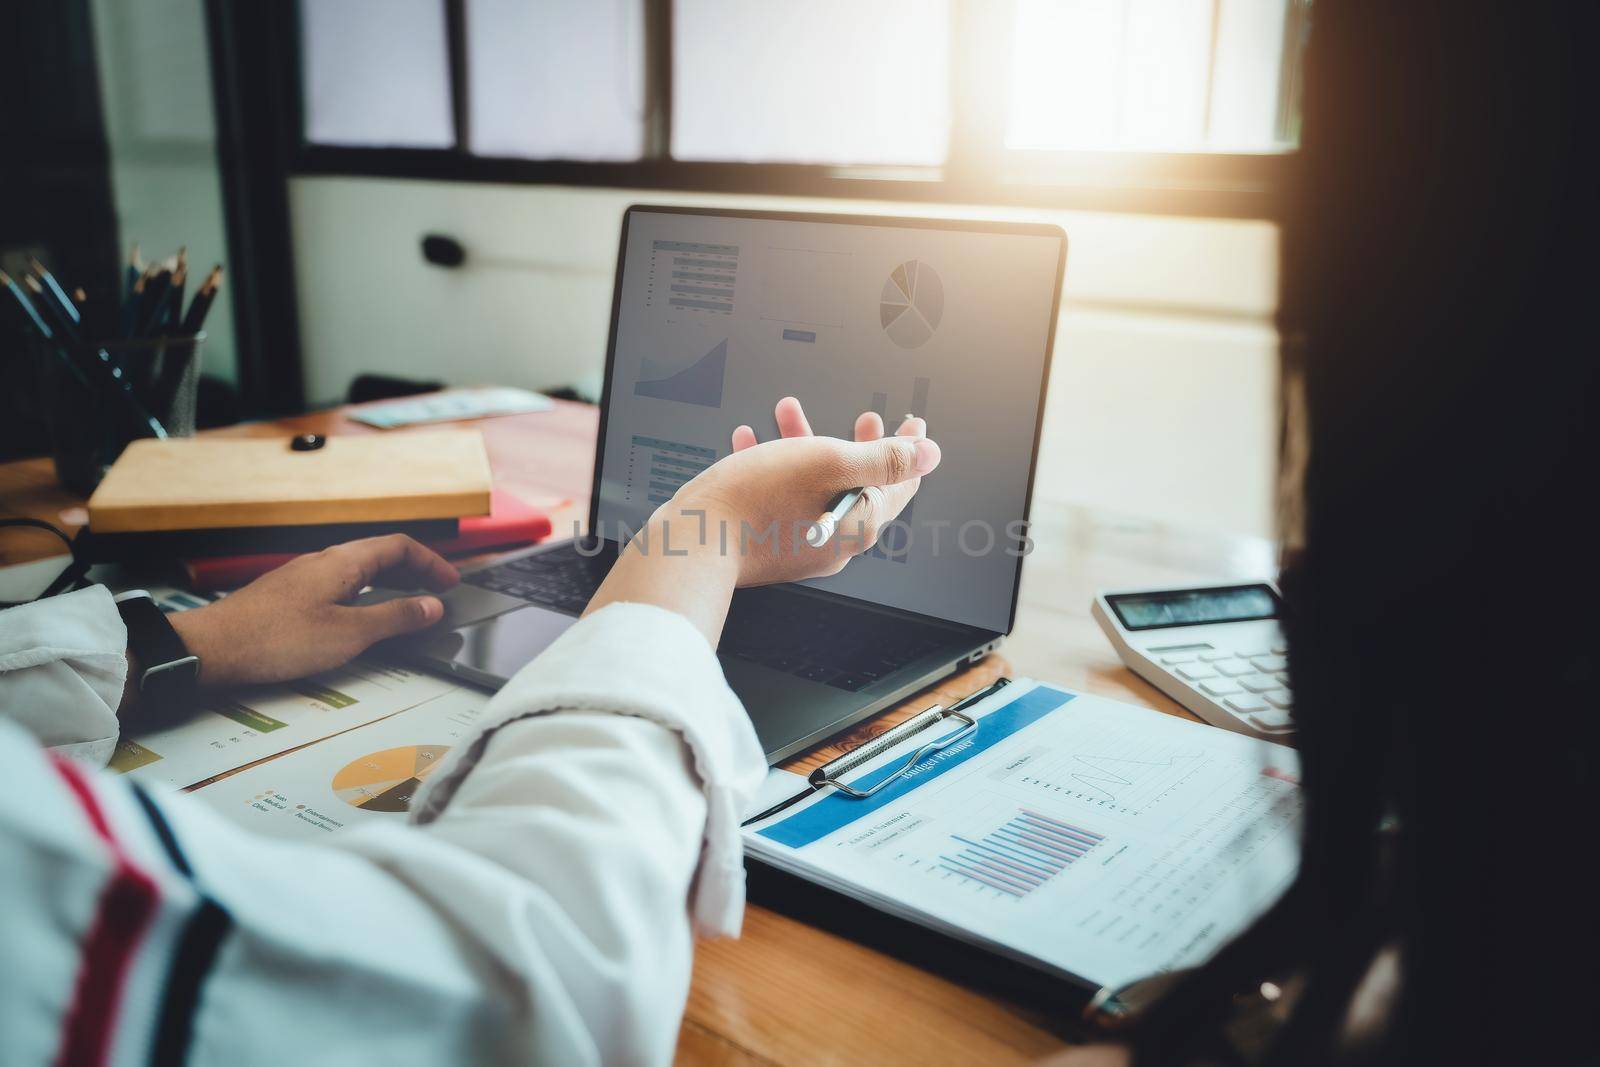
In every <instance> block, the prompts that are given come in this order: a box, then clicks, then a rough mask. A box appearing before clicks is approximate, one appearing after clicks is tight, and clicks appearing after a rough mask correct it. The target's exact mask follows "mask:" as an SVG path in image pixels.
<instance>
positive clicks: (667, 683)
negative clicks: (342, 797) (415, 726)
mask: <svg viewBox="0 0 1600 1067" xmlns="http://www.w3.org/2000/svg"><path fill="white" fill-rule="evenodd" d="M557 711H602V712H613V713H615V714H618V715H632V716H635V717H637V718H641V719H647V720H649V721H651V722H656V723H659V724H660V725H662V726H663V727H665V728H667V729H669V730H672V731H674V732H675V733H677V734H678V735H679V736H680V737H681V738H682V739H683V742H684V744H685V745H686V746H688V749H689V752H690V754H691V757H692V759H693V763H694V771H695V774H696V776H697V777H698V778H699V780H700V785H701V788H702V789H703V790H704V791H705V798H706V825H705V830H704V838H703V841H702V846H701V853H700V864H699V867H698V869H697V871H696V874H695V880H694V887H693V889H692V891H691V892H692V895H693V901H692V908H691V911H692V914H693V918H694V922H695V926H696V929H697V930H698V931H699V932H700V933H702V934H706V935H724V936H735V935H737V934H738V932H739V924H740V919H741V917H742V915H743V912H744V859H743V846H742V844H741V841H740V836H739V820H740V818H741V815H742V813H743V812H744V811H745V809H746V807H747V806H748V805H749V802H750V799H751V798H752V797H753V796H754V795H755V792H756V790H757V789H759V788H760V786H761V782H762V780H763V779H764V777H765V775H766V770H767V765H766V759H765V758H764V756H763V755H762V751H761V745H760V742H759V741H757V739H756V734H755V728H754V727H752V726H751V724H750V718H749V716H748V715H746V714H745V710H744V707H743V705H741V704H740V703H739V698H738V697H736V696H735V695H734V693H733V690H731V689H729V688H728V683H727V681H726V679H724V678H723V676H722V666H721V664H720V663H719V662H718V661H717V657H716V653H715V652H713V651H712V650H711V647H710V646H709V645H707V644H706V639H705V636H704V635H703V634H701V633H700V631H699V630H697V629H695V628H694V626H692V625H691V624H690V623H689V621H688V620H687V619H685V618H684V617H683V616H681V615H678V614H677V613H675V612H671V611H667V610H665V609H663V608H658V607H655V606H653V605H649V604H611V605H608V606H607V607H605V608H602V609H601V610H600V611H597V612H595V613H594V614H593V615H591V616H589V617H588V618H586V619H583V620H581V621H579V622H578V623H577V624H576V625H574V626H573V627H572V628H571V629H569V630H568V631H567V632H566V633H564V634H562V635H561V637H560V638H559V639H557V640H556V642H555V643H554V644H552V645H551V646H550V647H549V648H547V649H546V650H545V651H544V652H543V653H542V654H540V656H539V657H538V658H537V659H535V660H534V661H533V662H532V663H529V664H528V665H527V666H526V667H524V668H523V669H522V670H521V671H519V672H517V675H516V677H514V678H512V679H511V681H510V682H508V683H507V684H506V686H505V688H503V689H502V690H500V692H499V694H498V695H497V696H496V697H495V698H494V700H492V701H491V702H490V704H489V707H488V709H487V712H486V722H485V726H484V727H483V730H482V732H481V733H479V734H478V736H477V737H476V738H475V739H474V740H473V741H472V742H471V743H469V744H465V745H458V746H456V747H455V749H454V750H453V751H452V752H451V753H450V755H448V756H446V757H445V760H444V762H443V763H442V764H441V765H440V767H439V769H438V770H437V771H435V772H434V773H433V774H432V775H430V776H429V778H428V781H427V782H426V783H425V784H424V785H423V787H422V789H421V790H419V792H418V794H417V796H416V798H415V799H414V800H413V803H412V808H411V818H412V819H413V821H415V822H419V823H427V822H431V821H433V820H434V819H436V818H438V817H439V815H440V814H441V813H442V812H443V811H444V809H445V808H446V806H447V805H448V804H449V803H450V799H451V797H452V796H453V795H454V794H455V792H456V789H457V788H458V787H459V786H460V784H461V782H462V780H463V779H464V778H465V777H466V775H467V774H468V773H470V772H471V770H472V768H473V767H474V766H476V765H477V763H478V762H479V761H480V760H482V759H483V758H484V753H485V751H486V750H487V748H488V743H489V739H490V738H491V737H492V736H493V735H494V733H495V731H497V730H500V729H502V728H504V727H505V726H507V725H509V724H511V723H514V722H516V721H518V720H520V719H528V718H531V717H534V716H538V715H543V714H547V713H550V712H557Z"/></svg>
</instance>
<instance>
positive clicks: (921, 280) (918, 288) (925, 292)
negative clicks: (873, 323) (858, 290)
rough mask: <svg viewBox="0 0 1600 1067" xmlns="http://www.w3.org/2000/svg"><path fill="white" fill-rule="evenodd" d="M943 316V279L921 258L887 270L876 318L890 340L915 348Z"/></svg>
mask: <svg viewBox="0 0 1600 1067" xmlns="http://www.w3.org/2000/svg"><path fill="white" fill-rule="evenodd" d="M943 317H944V282H942V281H940V280H939V275H938V272H936V271H935V270H934V269H933V268H932V267H930V266H928V265H927V264H926V263H924V262H922V261H921V260H920V259H908V260H906V261H905V262H904V263H902V264H900V265H899V266H898V267H896V268H895V269H894V270H892V271H890V272H889V277H888V279H887V280H886V281H885V282H884V283H883V295H882V296H880V297H879V298H878V318H879V322H880V323H881V325H882V326H883V332H884V333H886V334H888V335H889V340H891V341H893V342H894V343H895V344H897V345H899V346H900V347H901V348H916V347H917V346H918V345H920V344H922V343H923V342H924V341H926V340H927V339H928V338H930V337H932V336H933V331H935V330H937V329H938V328H939V320H940V319H942V318H943Z"/></svg>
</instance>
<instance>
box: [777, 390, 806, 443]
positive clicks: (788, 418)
mask: <svg viewBox="0 0 1600 1067" xmlns="http://www.w3.org/2000/svg"><path fill="white" fill-rule="evenodd" d="M772 414H773V416H774V417H776V418H777V420H778V434H779V435H780V436H782V437H810V436H811V423H809V422H807V421H806V412H805V409H804V408H802V407H801V406H800V401H798V400H796V399H795V398H794V397H792V396H786V397H784V398H783V399H782V400H780V401H778V406H777V407H776V408H774V409H773V411H772Z"/></svg>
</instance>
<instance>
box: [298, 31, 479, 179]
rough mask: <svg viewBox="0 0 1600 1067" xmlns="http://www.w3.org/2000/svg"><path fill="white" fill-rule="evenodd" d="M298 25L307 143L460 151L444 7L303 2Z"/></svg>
mask: <svg viewBox="0 0 1600 1067" xmlns="http://www.w3.org/2000/svg"><path fill="white" fill-rule="evenodd" d="M300 20H301V34H302V45H301V73H302V84H301V92H302V93H303V94H304V99H305V116H306V125H305V137H306V140H308V141H310V142H312V143H313V144H330V145H369V146H375V147H379V146H382V147H406V148H449V147H451V146H452V145H454V144H455V130H454V128H453V127H452V125H451V122H450V75H449V61H448V54H447V52H446V48H445V22H444V9H443V8H442V7H441V6H440V4H439V2H438V0H303V2H302V3H301V5H300Z"/></svg>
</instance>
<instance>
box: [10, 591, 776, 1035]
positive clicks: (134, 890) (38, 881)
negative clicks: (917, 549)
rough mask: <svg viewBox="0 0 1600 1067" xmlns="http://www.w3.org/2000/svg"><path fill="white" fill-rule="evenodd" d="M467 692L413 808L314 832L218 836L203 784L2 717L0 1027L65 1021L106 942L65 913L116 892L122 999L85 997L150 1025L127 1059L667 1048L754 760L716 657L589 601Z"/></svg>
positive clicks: (736, 901)
mask: <svg viewBox="0 0 1600 1067" xmlns="http://www.w3.org/2000/svg"><path fill="white" fill-rule="evenodd" d="M112 617H113V618H115V615H114V614H113V616H112ZM486 715H487V719H488V723H489V725H488V726H487V728H486V729H485V730H484V731H483V733H482V735H481V736H480V737H478V738H477V739H476V740H475V741H473V742H469V743H467V744H464V745H458V746H456V749H455V751H454V752H453V753H452V755H451V756H449V757H447V759H446V762H444V763H443V764H441V765H440V766H439V768H438V769H437V770H436V771H435V772H434V773H433V775H432V776H431V777H430V780H429V782H430V784H429V785H428V786H427V787H426V788H425V789H424V790H423V791H420V792H419V793H418V795H417V797H416V799H415V800H414V802H413V809H412V816H411V818H412V824H411V825H407V824H406V823H403V822H396V823H390V824H384V825H376V826H369V827H361V828H356V829H353V830H351V831H349V832H348V833H345V834H341V835H338V836H336V837H332V838H329V839H328V840H327V841H326V842H325V843H321V844H311V843H300V842H293V843H291V842H282V841H274V840H267V839H262V838H259V837H256V836H254V835H251V834H244V833H241V832H240V831H239V829H238V827H237V825H236V824H234V823H232V822H228V821H225V820H224V819H222V818H221V816H219V815H218V814H217V813H216V812H213V811H210V810H208V809H207V807H206V804H205V795H204V792H203V791H202V792H201V793H200V794H199V795H198V796H193V797H184V796H152V795H150V794H148V793H146V792H145V791H143V790H141V789H140V788H139V787H138V786H137V785H136V784H134V783H130V782H128V781H127V780H126V779H125V778H113V777H111V776H109V775H100V776H90V775H88V774H86V773H84V772H81V771H78V770H76V769H75V767H74V765H73V764H72V763H71V761H64V760H50V759H48V758H45V757H42V756H41V754H40V753H39V752H38V751H37V749H34V750H33V751H31V752H29V751H27V750H26V749H25V748H24V746H21V745H19V744H17V743H16V742H18V741H20V740H21V739H20V736H19V735H18V734H17V732H16V731H14V730H10V729H7V728H5V726H4V724H3V723H0V777H4V780H5V781H6V782H7V783H8V786H10V787H11V788H12V789H14V790H16V791H17V795H19V796H26V797H28V798H29V803H28V805H27V806H26V808H23V807H20V806H17V805H12V806H10V807H7V806H3V805H0V870H6V871H11V872H14V873H16V874H17V875H18V876H17V877H14V878H10V879H7V878H0V911H3V913H4V914H7V915H10V916H14V917H16V918H17V921H16V923H14V924H13V925H14V926H15V927H16V929H17V934H18V936H20V937H22V939H23V940H22V941H21V942H19V943H18V944H17V945H13V946H9V947H10V948H12V949H15V950H16V951H17V952H18V953H20V955H19V958H22V959H26V960H28V961H29V965H28V967H27V968H0V1033H5V1034H6V1035H7V1040H8V1046H7V1047H8V1048H11V1047H12V1046H13V1045H15V1046H16V1048H17V1049H19V1050H20V1051H19V1052H18V1055H19V1056H24V1057H26V1055H27V1050H30V1049H31V1050H35V1051H36V1052H37V1053H38V1054H37V1055H36V1056H34V1057H33V1058H31V1059H29V1062H34V1060H38V1061H39V1062H44V1061H46V1060H49V1059H51V1058H52V1057H53V1055H54V1053H53V1052H52V1050H53V1049H59V1048H60V1047H62V1042H67V1043H69V1044H70V1043H71V1042H72V1041H74V1040H77V1039H78V1037H79V1036H81V1035H79V1030H81V1029H82V1028H81V1027H80V1026H77V1025H76V1023H75V1020H78V1019H80V1017H82V1014H81V1013H82V1011H84V1010H87V1009H83V1008H75V1007H74V1003H75V998H81V996H82V991H81V990H80V989H79V984H78V983H77V982H76V980H75V978H74V975H75V974H77V973H80V972H81V970H82V969H83V967H85V966H87V964H86V962H85V961H86V960H88V959H89V956H90V955H91V954H96V953H100V952H102V950H104V951H110V949H107V948H106V946H102V945H98V943H97V942H96V941H95V939H94V938H93V937H91V936H90V934H89V932H90V931H94V930H97V929H100V928H101V927H103V926H104V925H105V922H106V919H105V917H104V916H101V915H99V913H100V912H101V911H102V910H103V909H104V906H105V902H106V901H111V902H113V903H118V904H119V906H121V905H128V904H129V902H130V901H131V902H132V904H136V905H139V906H140V908H142V909H144V912H145V914H144V916H143V918H142V920H141V922H140V924H139V925H138V926H137V928H136V929H130V930H128V931H127V935H128V936H126V937H123V938H120V939H119V940H117V941H116V943H115V944H114V945H112V946H111V948H114V949H120V950H121V951H124V953H125V954H126V955H127V962H126V967H127V968H128V970H127V973H128V975H129V979H128V981H127V983H126V985H127V988H128V990H129V991H130V992H129V995H128V996H126V997H124V998H123V999H122V1001H121V1002H120V1004H110V1005H106V1004H96V1005H95V1006H94V1013H93V1014H92V1015H90V1016H88V1017H91V1018H94V1019H96V1020H97V1021H98V1023H99V1027H100V1029H101V1030H104V1031H106V1032H107V1033H109V1034H110V1038H109V1040H110V1041H111V1042H112V1045H113V1047H115V1048H117V1049H124V1050H144V1049H149V1048H152V1047H153V1048H155V1049H157V1050H158V1053H159V1050H160V1049H163V1048H168V1045H169V1044H170V1046H171V1048H170V1049H169V1051H172V1052H173V1055H172V1056H171V1058H170V1059H166V1060H162V1059H161V1058H160V1055H159V1054H157V1055H156V1056H155V1057H154V1059H152V1058H151V1057H150V1056H144V1057H143V1058H142V1059H140V1060H139V1062H155V1061H156V1060H159V1061H160V1062H183V1060H184V1059H185V1058H187V1060H188V1061H189V1062H206V1063H210V1062H229V1063H238V1064H245V1063H254V1062H273V1063H293V1062H310V1061H313V1060H317V1059H318V1057H321V1058H323V1059H326V1058H327V1050H328V1049H332V1048H358V1049H360V1050H361V1052H362V1057H358V1058H363V1057H364V1059H366V1060H371V1061H373V1062H382V1061H385V1060H403V1061H406V1062H430V1063H498V1062H505V1063H559V1064H573V1065H580V1064H666V1063H670V1062H671V1060H672V1057H673V1053H674V1049H675V1047H676V1041H677V1036H678V1030H679V1024H680V1021H681V1019H682V1015H683V1010H684V1004H685V1002H686V1000H687V997H688V991H689V981H690V974H691V965H692V959H693V936H692V927H691V918H693V920H695V922H696V923H697V925H698V926H699V927H700V929H701V930H702V931H704V932H712V933H732V932H734V931H736V930H737V928H738V925H739V917H740V913H741V905H742V902H743V870H742V866H741V862H740V846H739V830H738V825H737V824H738V818H739V814H740V812H741V810H742V809H743V807H744V805H745V803H746V801H747V799H748V798H749V797H750V796H751V795H752V793H753V791H754V790H755V789H756V787H757V786H758V785H759V783H760V782H761V781H762V779H763V774H764V771H765V761H764V760H763V759H762V754H761V750H760V746H759V744H758V742H757V740H756V737H755V732H754V730H753V729H752V727H751V726H750V722H749V720H748V718H747V717H746V715H745V713H744V709H743V708H742V707H741V706H740V704H739V701H738V700H737V698H735V696H734V695H733V692H732V691H731V690H730V689H729V688H728V686H727V683H726V682H725V681H724V679H723V677H722V671H721V669H720V666H719V664H718V662H717V659H716V656H715V654H714V653H713V652H712V650H711V648H710V647H709V646H708V644H707V643H706V640H705V638H704V637H703V636H702V635H701V634H700V632H699V631H698V630H696V629H695V628H694V627H693V626H691V625H690V624H689V623H688V622H687V621H686V620H685V619H683V618H682V617H680V616H678V615H675V614H672V613H670V612H666V611H663V610H660V609H658V608H654V607H646V606H642V605H613V606H611V607H608V608H606V609H604V610H602V611H600V612H597V613H595V614H594V615H593V616H590V617H589V618H587V619H584V620H582V621H580V622H578V623H577V624H576V625H575V626H573V627H572V629H571V630H569V631H568V632H567V633H566V634H565V635H564V636H563V637H562V638H561V639H560V640H559V641H557V642H556V643H555V645H553V646H552V647H551V648H550V649H548V650H547V651H546V652H545V653H544V654H543V655H542V656H540V657H539V659H538V660H536V661H535V662H533V663H532V664H530V665H529V666H528V667H526V668H525V669H524V670H523V671H522V672H521V673H519V674H518V675H517V677H516V678H515V679H513V680H512V682H511V683H510V684H509V685H507V686H506V688H505V689H504V690H502V691H501V693H500V694H499V695H498V696H496V697H495V698H494V699H493V700H492V701H491V703H490V706H489V708H488V709H487V711H486ZM108 887H116V888H117V892H115V893H113V892H111V890H110V888H108ZM127 910H128V907H126V906H123V907H122V911H127ZM136 910H137V909H136ZM137 917H138V916H135V918H137ZM124 918H127V917H126V916H124ZM8 958H9V957H8ZM97 958H98V956H97ZM135 994H136V995H135ZM163 1042H166V1043H167V1044H164V1043H163ZM185 1048H186V1049H187V1050H188V1055H187V1057H185V1056H183V1055H182V1054H181V1050H183V1049H185ZM56 1058H59V1057H56ZM8 1062H9V1061H8Z"/></svg>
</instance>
